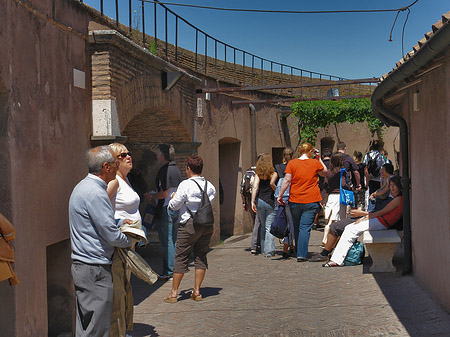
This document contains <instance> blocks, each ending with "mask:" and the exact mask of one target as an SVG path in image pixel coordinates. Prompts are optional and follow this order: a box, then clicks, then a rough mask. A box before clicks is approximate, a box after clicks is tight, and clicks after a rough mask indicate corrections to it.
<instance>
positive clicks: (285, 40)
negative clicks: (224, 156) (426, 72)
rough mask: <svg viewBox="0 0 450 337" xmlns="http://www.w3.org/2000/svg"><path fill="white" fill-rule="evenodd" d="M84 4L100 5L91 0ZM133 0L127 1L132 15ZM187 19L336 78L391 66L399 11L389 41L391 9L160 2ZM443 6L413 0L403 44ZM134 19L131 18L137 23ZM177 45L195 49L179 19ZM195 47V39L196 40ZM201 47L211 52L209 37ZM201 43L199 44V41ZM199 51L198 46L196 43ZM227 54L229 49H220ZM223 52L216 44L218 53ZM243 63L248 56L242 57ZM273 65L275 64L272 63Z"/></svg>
mask: <svg viewBox="0 0 450 337" xmlns="http://www.w3.org/2000/svg"><path fill="white" fill-rule="evenodd" d="M172 2H176V3H186V4H196V5H205V6H214V7H226V8H254V9H272V10H297V11H311V10H355V9H393V8H400V7H404V6H407V5H409V4H411V3H413V2H414V0H406V1H405V0H389V1H388V0H379V1H373V0H372V1H368V0H359V1H354V0H347V1H345V0H344V1H343V0H341V1H336V0H319V1H318V0H316V1H306V0H285V1H282V0H279V1H268V0H259V1H255V0H246V1H242V0H240V1H238V0H174V1H172ZM85 3H87V4H89V5H91V6H93V7H95V8H100V6H99V3H100V1H99V0H85ZM113 4H114V2H113V1H107V0H105V13H106V14H108V15H109V16H112V17H114V16H115V14H114V7H113V6H114V5H113ZM119 4H120V7H121V8H120V9H121V12H120V21H121V22H123V23H125V24H127V25H128V12H127V11H128V0H119ZM139 6H140V2H139V1H137V0H133V1H132V8H133V10H136V14H139V15H140V14H141V13H140V9H139ZM168 7H169V8H170V9H172V10H173V11H174V12H176V13H177V14H178V15H180V16H181V17H183V18H185V19H186V20H187V21H189V22H190V23H192V24H193V25H195V26H196V27H198V28H199V29H201V30H203V31H205V32H206V33H208V34H209V35H210V36H212V37H214V38H217V39H218V40H221V41H223V42H225V43H227V44H229V45H232V46H234V47H237V48H240V49H244V50H246V51H248V52H250V53H253V54H255V55H258V56H261V57H263V58H265V59H269V60H272V61H277V62H280V63H284V64H288V65H291V66H295V67H298V68H302V69H306V70H310V71H315V72H320V73H326V74H331V75H336V76H340V77H344V78H366V77H380V76H381V75H383V74H385V73H387V72H388V71H390V70H391V69H392V67H393V66H394V65H395V63H396V62H397V61H398V60H399V59H400V58H401V57H402V29H403V24H404V22H405V18H406V12H402V13H400V15H399V17H398V20H397V23H396V25H395V28H394V31H393V34H392V39H393V41H392V42H389V41H388V40H389V34H390V31H391V27H392V24H393V22H394V19H395V16H396V13H395V12H385V13H358V14H354V13H346V14H274V13H241V12H223V11H213V10H207V9H195V8H186V7H178V6H168ZM145 11H146V15H145V16H146V33H147V34H149V35H153V34H154V28H153V4H150V3H147V4H146V5H145ZM447 11H450V2H449V1H448V0H419V1H418V2H417V3H416V4H415V5H414V6H412V7H411V13H410V15H409V19H408V22H407V24H406V28H405V36H404V51H405V53H407V52H408V51H410V50H411V49H412V46H413V45H415V44H416V43H417V41H418V40H419V39H421V38H422V37H423V34H424V33H426V32H428V31H430V30H431V25H432V24H433V23H435V22H436V21H438V20H440V19H441V15H442V14H444V13H446V12H447ZM162 14H163V12H162V11H158V15H160V17H159V18H158V28H157V30H158V38H164V34H165V33H164V23H163V15H162ZM139 20H140V18H139V16H137V17H136V18H135V19H133V21H134V23H133V25H134V26H136V25H138V22H139ZM173 27H174V19H173V18H170V17H169V29H168V34H169V42H171V43H174V28H173ZM178 39H179V42H178V43H179V45H180V46H182V47H185V48H187V49H191V50H192V49H193V48H195V44H194V41H195V34H194V32H193V30H192V29H190V28H188V27H187V26H186V25H184V24H181V23H179V38H178ZM200 40H201V41H200V43H201V45H202V46H203V45H204V42H203V39H202V38H201V39H200ZM208 44H209V45H210V46H209V47H210V48H208V53H209V54H211V53H212V50H213V49H212V47H213V46H212V43H211V42H210V41H208ZM202 48H203V47H202ZM202 50H203V49H202ZM227 53H228V57H230V54H231V51H227ZM221 54H223V52H221V51H219V55H221ZM246 62H247V64H248V63H249V59H248V60H246ZM274 70H275V69H274Z"/></svg>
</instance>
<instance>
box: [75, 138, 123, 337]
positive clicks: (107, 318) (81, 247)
mask: <svg viewBox="0 0 450 337" xmlns="http://www.w3.org/2000/svg"><path fill="white" fill-rule="evenodd" d="M87 161H88V167H89V174H88V175H87V176H86V177H85V178H84V179H83V180H82V181H80V182H79V183H78V185H77V186H75V188H74V189H73V191H72V195H71V196H70V200H69V223H70V240H71V244H72V260H73V263H72V277H73V282H74V285H75V293H76V298H77V310H76V312H77V322H76V336H77V337H85V336H95V337H97V336H98V337H100V336H101V337H108V336H109V327H110V325H111V312H112V301H113V283H112V276H111V257H112V254H113V252H114V247H122V248H126V247H129V246H130V245H131V241H130V240H129V239H128V238H127V237H126V236H125V235H124V234H122V233H121V232H120V230H119V227H120V226H121V225H122V224H123V223H131V220H120V221H119V222H116V220H115V219H114V212H113V209H112V206H111V202H110V200H109V198H108V194H107V192H106V187H107V185H108V183H109V182H110V181H111V180H113V179H114V178H115V176H116V171H117V166H118V165H117V164H118V162H117V158H115V156H114V153H113V152H112V150H111V149H110V148H109V147H108V146H99V147H96V148H93V149H90V150H89V151H88V152H87Z"/></svg>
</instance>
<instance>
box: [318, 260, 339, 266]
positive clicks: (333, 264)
mask: <svg viewBox="0 0 450 337" xmlns="http://www.w3.org/2000/svg"><path fill="white" fill-rule="evenodd" d="M322 267H341V265H339V264H337V263H336V262H332V261H328V262H327V263H324V264H323V265H322Z"/></svg>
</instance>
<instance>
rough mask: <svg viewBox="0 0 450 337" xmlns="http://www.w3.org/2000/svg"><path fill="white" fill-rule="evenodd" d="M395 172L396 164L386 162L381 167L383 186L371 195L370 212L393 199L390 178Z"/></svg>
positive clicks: (382, 206)
mask: <svg viewBox="0 0 450 337" xmlns="http://www.w3.org/2000/svg"><path fill="white" fill-rule="evenodd" d="M393 174H394V166H393V165H392V164H389V163H386V164H384V165H383V166H382V167H381V171H380V175H381V181H380V183H381V187H380V188H379V189H378V190H376V191H375V192H373V193H372V194H371V195H370V197H369V204H370V206H369V208H368V211H369V212H375V211H378V210H380V209H382V208H384V207H385V206H386V205H387V204H388V203H389V202H390V201H391V200H392V198H391V197H390V195H389V194H390V193H389V179H390V178H391V177H392V175H393Z"/></svg>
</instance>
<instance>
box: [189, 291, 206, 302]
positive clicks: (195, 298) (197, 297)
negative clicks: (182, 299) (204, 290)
mask: <svg viewBox="0 0 450 337" xmlns="http://www.w3.org/2000/svg"><path fill="white" fill-rule="evenodd" d="M191 299H192V300H194V301H197V302H198V301H202V300H203V297H202V294H200V295H194V292H192V293H191Z"/></svg>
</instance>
